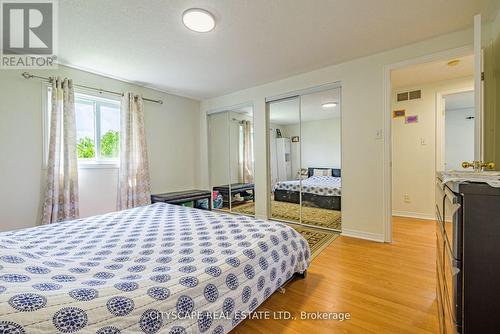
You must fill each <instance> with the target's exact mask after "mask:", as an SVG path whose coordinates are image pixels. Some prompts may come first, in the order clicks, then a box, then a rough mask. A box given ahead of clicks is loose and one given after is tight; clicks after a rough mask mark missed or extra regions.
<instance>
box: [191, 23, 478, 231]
mask: <svg viewBox="0 0 500 334" xmlns="http://www.w3.org/2000/svg"><path fill="white" fill-rule="evenodd" d="M471 23H472V18H471ZM472 43H473V33H472V29H468V30H464V31H459V32H455V33H451V34H447V35H443V36H439V37H436V38H433V39H430V40H426V41H423V42H420V43H416V44H412V45H408V46H405V47H402V48H398V49H394V50H390V51H387V52H383V53H380V54H376V55H372V56H369V57H364V58H359V59H355V60H352V61H349V62H345V63H342V64H338V65H334V66H329V67H325V68H322V69H319V70H316V71H312V72H308V73H304V74H300V75H296V76H292V77H289V78H286V79H283V80H279V81H274V82H271V83H268V84H264V85H261V86H257V87H253V88H249V89H245V90H241V91H238V92H235V93H232V94H229V95H224V96H220V97H217V98H213V99H209V100H206V101H202V106H201V111H202V113H201V116H200V117H201V121H202V123H201V131H203V132H204V133H205V134H202V135H201V137H200V138H201V139H202V142H201V144H200V145H202V147H203V148H204V149H203V151H202V153H201V162H202V163H201V165H200V173H201V181H202V184H203V185H208V173H207V172H206V171H205V169H206V166H207V151H206V147H207V143H206V139H205V138H206V116H205V114H206V112H207V111H208V110H212V109H216V108H221V107H225V106H232V105H237V104H241V103H248V102H250V103H253V105H254V120H255V167H256V168H255V182H256V215H257V217H266V216H267V200H268V197H269V195H268V191H267V190H268V181H267V180H268V170H267V166H268V164H267V136H266V135H267V132H266V131H267V128H266V104H265V99H266V97H270V96H274V95H278V94H283V93H287V92H292V91H295V90H299V89H304V88H309V87H314V86H318V85H322V84H327V83H332V82H337V81H339V82H341V84H342V115H343V116H342V129H343V131H342V173H343V180H342V225H343V233H344V234H345V235H352V236H358V237H362V238H368V239H374V240H380V241H382V240H384V234H385V229H384V227H385V224H384V217H385V212H386V211H385V210H384V201H383V195H384V192H383V185H384V169H383V166H384V141H385V140H388V139H387V138H385V139H384V138H381V139H377V132H378V131H381V129H383V128H384V117H385V114H384V113H385V109H384V101H385V98H384V96H385V93H384V78H385V77H384V68H385V66H386V65H389V64H393V63H398V62H401V61H404V60H407V59H412V58H417V57H421V56H425V55H429V54H431V53H435V52H439V51H444V50H448V49H452V48H457V47H463V46H468V47H470V46H471V45H472ZM255 51H256V52H258V50H255Z"/></svg>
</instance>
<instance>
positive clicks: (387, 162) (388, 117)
mask: <svg viewBox="0 0 500 334" xmlns="http://www.w3.org/2000/svg"><path fill="white" fill-rule="evenodd" d="M473 52H474V48H473V45H472V44H471V45H467V46H464V47H460V48H456V49H451V50H445V51H442V52H437V53H433V54H430V55H426V56H422V57H418V58H414V59H409V60H405V61H402V62H398V63H393V64H389V65H386V66H384V133H385V140H384V159H383V160H384V165H383V202H384V207H383V210H384V241H385V242H392V166H391V165H392V156H391V155H392V139H391V126H392V85H391V71H393V70H396V69H400V68H403V67H407V66H411V65H417V64H423V63H428V62H433V61H439V60H443V59H450V58H456V57H462V56H465V55H470V54H473Z"/></svg>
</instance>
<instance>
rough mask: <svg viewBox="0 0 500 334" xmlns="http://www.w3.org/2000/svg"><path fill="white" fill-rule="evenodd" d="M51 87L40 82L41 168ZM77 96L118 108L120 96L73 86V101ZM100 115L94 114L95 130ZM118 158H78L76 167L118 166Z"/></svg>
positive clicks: (45, 157)
mask: <svg viewBox="0 0 500 334" xmlns="http://www.w3.org/2000/svg"><path fill="white" fill-rule="evenodd" d="M51 89H52V87H51V85H50V83H47V82H43V83H42V113H43V114H42V120H43V121H42V123H43V131H42V133H43V168H44V169H46V168H47V164H48V155H49V153H48V152H49V131H50V112H51V110H49V106H50V103H49V98H50V94H49V93H50V91H51ZM77 98H82V99H90V100H93V101H97V102H102V103H103V104H107V105H116V106H117V107H118V109H120V103H121V101H120V98H119V97H118V96H116V95H112V94H106V93H100V92H96V91H93V90H87V89H82V88H75V101H76V100H77ZM100 121H101V120H100V117H99V115H95V132H96V133H97V134H99V131H100ZM99 141H100V138H95V145H96V146H95V147H96V156H97V155H98V151H99V150H100V143H99ZM119 167H120V160H119V158H118V159H78V168H101V169H102V168H119Z"/></svg>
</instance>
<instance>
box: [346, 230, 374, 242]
mask: <svg viewBox="0 0 500 334" xmlns="http://www.w3.org/2000/svg"><path fill="white" fill-rule="evenodd" d="M341 235H342V236H343V237H351V238H357V239H363V240H369V241H376V242H384V235H383V234H378V233H371V232H364V231H358V230H351V229H346V228H343V229H342V233H341Z"/></svg>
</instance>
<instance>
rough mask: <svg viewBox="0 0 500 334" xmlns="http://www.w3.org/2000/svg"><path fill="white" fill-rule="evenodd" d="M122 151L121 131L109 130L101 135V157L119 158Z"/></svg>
mask: <svg viewBox="0 0 500 334" xmlns="http://www.w3.org/2000/svg"><path fill="white" fill-rule="evenodd" d="M118 152H120V133H119V132H118V131H113V130H109V131H108V132H106V133H105V134H104V135H103V136H102V137H101V157H103V158H117V157H118Z"/></svg>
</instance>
